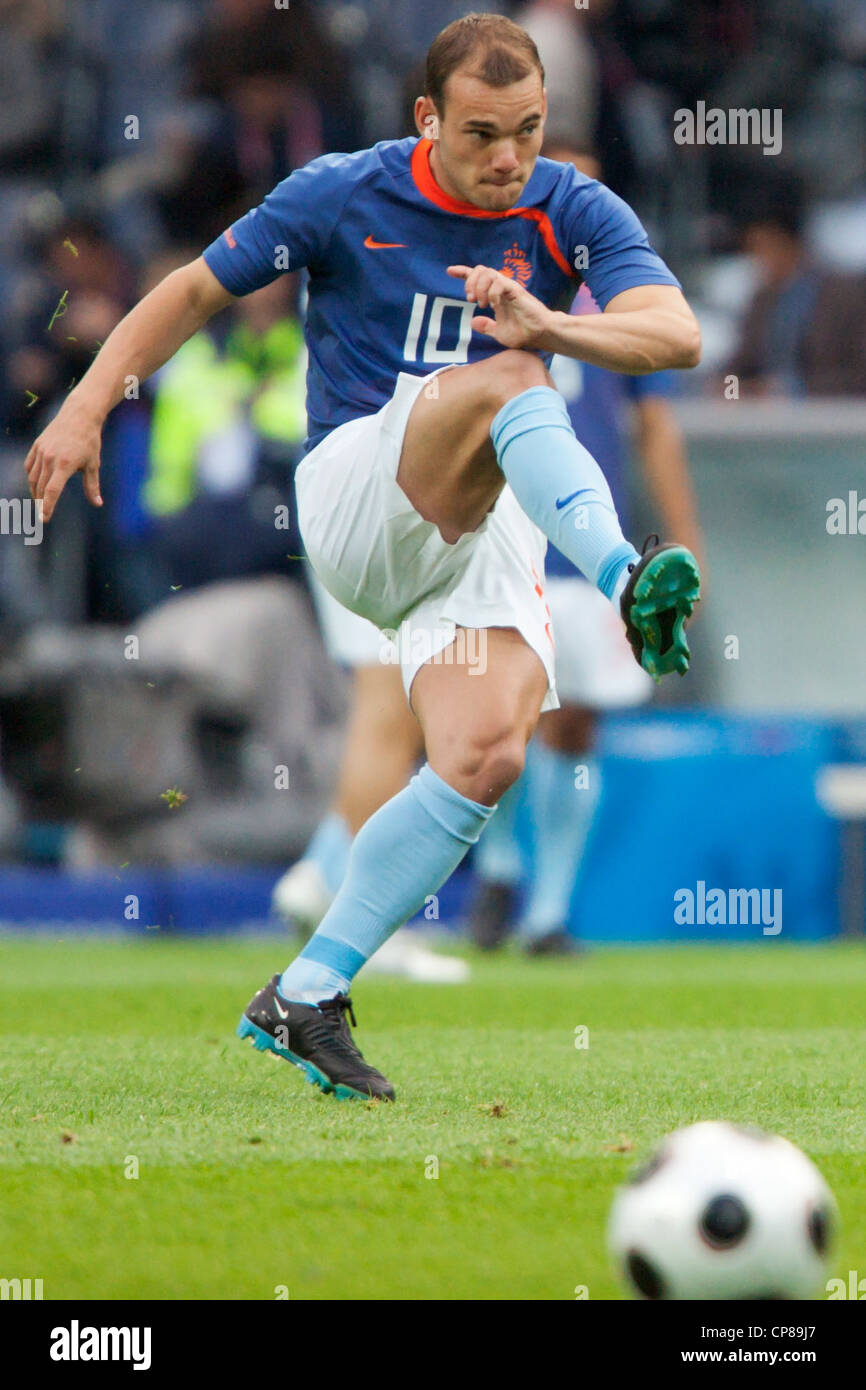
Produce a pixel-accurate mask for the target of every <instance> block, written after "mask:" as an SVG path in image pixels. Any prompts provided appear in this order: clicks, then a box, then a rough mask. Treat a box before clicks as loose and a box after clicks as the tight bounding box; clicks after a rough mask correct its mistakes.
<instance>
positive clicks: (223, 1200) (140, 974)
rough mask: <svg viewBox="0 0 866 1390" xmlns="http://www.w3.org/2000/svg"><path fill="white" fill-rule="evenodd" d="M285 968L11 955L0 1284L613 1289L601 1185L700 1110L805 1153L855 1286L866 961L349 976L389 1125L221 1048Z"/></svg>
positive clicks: (850, 948) (763, 952)
mask: <svg viewBox="0 0 866 1390" xmlns="http://www.w3.org/2000/svg"><path fill="white" fill-rule="evenodd" d="M289 954H290V952H289V950H288V948H287V947H285V948H284V947H283V946H282V944H281V943H280V942H279V941H274V940H271V941H264V942H262V941H255V942H250V941H244V942H241V943H237V942H231V941H221V940H216V941H202V942H181V941H172V940H168V939H166V938H162V939H157V938H155V939H152V940H149V939H148V940H144V941H136V942H122V941H110V942H96V941H94V940H92V939H90V940H86V941H71V940H67V941H59V940H51V939H48V938H46V937H41V938H39V939H31V940H23V939H21V938H20V937H7V938H5V939H3V940H2V941H0V1035H2V1036H0V1047H2V1055H0V1169H2V1171H0V1193H2V1196H0V1265H2V1267H0V1276H3V1277H6V1278H13V1277H19V1278H26V1277H30V1278H41V1279H42V1280H43V1288H44V1297H45V1298H46V1299H51V1298H85V1299H87V1298H111V1299H137V1298H165V1299H193V1298H218V1299H273V1298H275V1297H277V1296H278V1295H280V1294H282V1296H285V1295H286V1293H287V1295H288V1297H289V1298H292V1299H351V1300H355V1299H363V1298H371V1299H384V1298H408V1299H427V1298H455V1299H538V1298H544V1299H573V1298H574V1297H575V1290H576V1289H577V1288H578V1287H580V1286H583V1287H585V1288H586V1289H587V1290H588V1296H589V1298H590V1299H607V1298H616V1297H619V1296H620V1291H619V1289H618V1287H617V1284H616V1281H615V1279H614V1278H613V1276H612V1274H611V1271H610V1269H609V1267H608V1261H607V1257H606V1253H605V1247H604V1228H605V1221H606V1216H607V1210H608V1207H609V1204H610V1200H611V1197H612V1194H613V1191H614V1189H615V1187H616V1185H617V1184H618V1183H619V1182H620V1180H621V1179H622V1178H623V1176H624V1174H625V1173H626V1172H627V1170H628V1168H629V1167H630V1165H631V1164H632V1163H633V1162H634V1161H635V1159H636V1158H637V1157H639V1156H640V1154H641V1152H642V1151H643V1150H644V1149H645V1148H646V1147H647V1146H648V1145H650V1144H651V1143H652V1142H653V1141H654V1140H655V1139H656V1138H657V1137H659V1136H660V1135H662V1134H663V1133H665V1131H667V1130H670V1129H673V1128H676V1127H677V1126H680V1125H684V1124H688V1123H691V1122H692V1121H695V1120H698V1119H709V1118H715V1117H725V1118H730V1119H734V1120H739V1121H748V1122H751V1123H755V1124H758V1125H761V1126H763V1127H765V1128H767V1129H770V1130H774V1131H778V1132H781V1133H783V1134H785V1135H787V1136H788V1137H789V1138H790V1139H792V1140H794V1141H795V1142H796V1143H798V1144H800V1145H801V1146H802V1147H803V1148H805V1150H806V1151H807V1152H808V1153H809V1154H810V1155H811V1156H812V1157H813V1158H814V1159H815V1160H816V1161H817V1162H818V1164H819V1165H820V1167H821V1168H822V1170H823V1172H824V1173H825V1175H826V1177H827V1179H828V1180H829V1182H830V1184H831V1186H832V1187H833V1189H834V1191H835V1193H836V1196H837V1199H838V1201H839V1204H840V1207H841V1212H842V1233H841V1239H840V1242H839V1244H838V1247H837V1252H836V1258H835V1261H834V1264H835V1269H834V1270H833V1271H831V1272H833V1273H838V1274H842V1275H843V1277H845V1278H847V1271H848V1270H849V1269H855V1270H859V1271H860V1273H861V1275H863V1274H866V1069H864V1066H863V1057H864V1049H866V949H863V948H858V947H857V946H856V945H850V944H840V945H834V946H826V947H823V946H822V947H804V948H800V949H797V948H793V947H788V946H785V945H783V944H780V943H778V942H775V941H773V942H761V943H758V944H756V945H755V946H754V947H739V948H737V947H730V948H717V947H706V948H701V947H688V948H680V949H675V948H664V949H637V948H633V949H622V950H603V951H602V950H600V951H598V952H595V953H592V954H590V955H588V956H587V957H586V958H585V959H582V960H579V961H575V962H567V963H565V964H563V963H561V962H555V963H554V962H543V961H533V962H525V961H523V960H522V959H520V958H519V957H518V956H516V955H506V956H503V957H500V958H498V959H493V960H490V959H480V958H478V957H473V958H472V964H473V978H472V981H471V982H470V983H469V984H468V985H466V986H432V985H413V984H408V983H405V982H402V981H399V980H391V979H379V978H375V977H374V978H371V979H370V980H369V981H364V980H363V978H362V979H361V980H359V981H358V983H357V985H356V988H355V990H354V998H355V1005H356V1011H357V1013H358V1016H359V1021H360V1025H361V1026H360V1029H359V1032H358V1034H357V1037H358V1041H359V1044H360V1046H361V1048H362V1050H363V1051H364V1052H365V1053H366V1055H367V1056H368V1057H369V1058H370V1059H371V1061H373V1062H374V1063H375V1064H376V1065H377V1066H379V1067H381V1068H382V1069H383V1070H384V1071H385V1073H386V1075H387V1076H389V1078H390V1079H391V1080H392V1081H393V1083H394V1085H395V1087H396V1090H397V1103H396V1104H395V1105H393V1106H388V1105H375V1104H365V1103H359V1102H337V1101H335V1100H334V1099H333V1098H331V1097H328V1096H323V1095H321V1094H320V1093H319V1092H318V1091H316V1090H314V1089H313V1088H312V1087H310V1086H308V1085H307V1084H306V1083H305V1082H304V1080H303V1077H302V1076H301V1074H300V1072H298V1071H296V1070H295V1069H294V1068H293V1067H291V1066H289V1065H287V1064H286V1063H285V1062H282V1061H279V1060H277V1059H272V1058H270V1057H266V1056H262V1055H260V1054H258V1053H256V1052H254V1051H253V1049H252V1048H251V1047H250V1045H249V1044H248V1043H241V1042H240V1041H239V1040H238V1039H237V1038H236V1037H235V1035H234V1029H235V1025H236V1023H237V1020H238V1017H239V1016H240V1013H241V1010H242V1008H243V1007H244V1005H245V1004H246V1003H247V1001H248V999H249V998H250V997H251V996H252V994H253V993H254V991H255V990H256V989H258V988H259V987H260V986H261V985H262V984H263V983H264V981H265V980H266V979H267V978H268V977H269V976H270V975H271V974H272V973H273V971H274V970H276V969H278V968H279V967H280V966H281V965H282V964H283V963H284V961H285V959H288V956H289ZM576 1029H586V1030H588V1032H587V1034H586V1035H583V1034H581V1033H576V1032H575V1030H576ZM575 1041H578V1042H584V1041H585V1042H587V1043H588V1046H585V1047H583V1046H581V1047H576V1046H575ZM437 1165H438V1177H432V1176H427V1175H428V1174H431V1173H433V1172H434V1171H436V1168H437ZM136 1168H137V1172H138V1176H137V1177H133V1176H127V1174H131V1173H133V1172H134V1171H135V1170H136Z"/></svg>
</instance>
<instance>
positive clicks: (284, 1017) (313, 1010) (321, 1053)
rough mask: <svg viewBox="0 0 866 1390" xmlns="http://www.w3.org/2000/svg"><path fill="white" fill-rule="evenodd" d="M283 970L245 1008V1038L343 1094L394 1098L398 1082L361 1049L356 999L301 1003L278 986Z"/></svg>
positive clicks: (241, 1031) (346, 1096) (328, 1089)
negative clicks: (356, 1036) (354, 1009)
mask: <svg viewBox="0 0 866 1390" xmlns="http://www.w3.org/2000/svg"><path fill="white" fill-rule="evenodd" d="M279 979H280V977H279V975H274V977H273V979H272V980H271V981H270V982H269V983H268V984H266V985H265V987H264V989H260V990H259V992H258V994H257V995H256V996H255V998H253V999H252V1000H251V1001H250V1003H249V1004H248V1005H247V1007H246V1009H245V1010H244V1012H243V1014H242V1016H241V1021H240V1023H239V1024H238V1027H237V1033H238V1037H239V1038H251V1039H252V1043H253V1046H254V1047H255V1048H257V1049H258V1051H259V1052H266V1051H267V1052H273V1054H274V1055H275V1056H276V1057H282V1058H284V1059H285V1061H287V1062H291V1063H292V1065H293V1066H296V1067H299V1068H300V1070H301V1071H302V1072H303V1073H304V1075H305V1076H306V1078H307V1080H308V1081H309V1082H310V1084H311V1085H313V1086H318V1087H319V1088H320V1089H321V1090H322V1091H325V1092H326V1093H327V1094H329V1095H334V1096H336V1097H337V1099H338V1100H350V1099H352V1100H393V1099H394V1088H393V1086H392V1085H391V1084H390V1082H388V1081H386V1080H385V1078H384V1076H383V1075H382V1073H381V1072H378V1071H376V1069H375V1067H371V1066H370V1065H369V1064H368V1063H367V1062H365V1061H364V1058H363V1057H362V1056H361V1053H360V1052H359V1051H358V1049H357V1047H356V1046H355V1044H354V1042H353V1040H352V1034H351V1033H350V1032H349V1025H348V1023H347V1022H346V1014H347V1013H348V1015H349V1018H350V1019H351V1020H352V1024H353V1026H356V1025H355V1015H354V1013H353V1012H352V1001H351V999H350V998H349V996H348V995H347V994H337V995H335V996H334V998H333V999H325V1000H323V1001H322V1003H321V1004H298V1003H293V1002H292V1001H291V1000H289V999H283V998H282V996H281V995H280V994H279V993H278V992H277V984H278V982H279Z"/></svg>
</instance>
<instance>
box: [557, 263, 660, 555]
mask: <svg viewBox="0 0 866 1390" xmlns="http://www.w3.org/2000/svg"><path fill="white" fill-rule="evenodd" d="M572 313H574V314H591V313H598V307H597V306H596V305H595V304H594V303H593V302H592V296H591V295H590V294H589V292H588V290H587V289H586V288H585V287H584V288H583V289H581V291H580V293H579V294H578V296H577V298H576V299H575V301H574V304H573V306H572ZM551 375H552V376H553V380H554V383H555V385H556V388H557V390H558V391H559V392H560V394H561V395H562V397H563V399H564V400H565V404H566V406H567V408H568V414H569V416H570V418H571V423H572V425H573V426H574V432H575V434H576V435H577V437H578V439H579V440H580V442H581V444H583V446H584V447H585V448H586V449H588V450H589V452H590V453H591V454H592V456H593V458H594V459H595V461H596V463H597V464H598V466H599V468H600V469H601V471H602V472H603V473H604V476H605V478H606V479H607V481H608V485H609V487H610V490H611V493H612V494H613V500H614V504H615V506H616V510H617V513H618V515H619V519H620V523H621V524H622V528H623V530H624V531H625V532H626V533H628V490H627V487H626V467H627V460H628V454H629V442H628V438H627V435H628V427H629V423H630V422H629V418H628V417H629V410H630V407H631V406H633V405H635V404H637V403H638V402H639V401H642V400H645V399H646V398H647V397H648V396H663V397H668V396H670V395H672V393H673V389H674V387H673V381H674V374H673V372H648V373H647V374H646V375H644V376H626V375H625V374H623V373H620V372H611V371H608V369H607V368H606V367H596V366H593V364H592V363H590V362H581V361H579V360H578V359H577V358H574V357H560V356H556V357H554V359H553V362H552V363H551ZM544 568H545V572H546V573H547V574H548V575H556V576H562V577H568V578H571V577H573V576H574V575H576V574H579V573H580V571H579V570H578V569H576V568H575V566H574V565H573V564H572V562H571V561H570V560H569V559H567V558H566V556H565V555H563V554H562V552H561V551H559V550H557V548H556V546H554V545H550V544H549V545H548V547H547V557H546V559H545V562H544Z"/></svg>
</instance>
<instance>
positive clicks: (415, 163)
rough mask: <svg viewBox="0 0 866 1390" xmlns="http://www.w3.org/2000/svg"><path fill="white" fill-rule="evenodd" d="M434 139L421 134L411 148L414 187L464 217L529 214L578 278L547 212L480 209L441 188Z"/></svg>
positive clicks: (565, 266)
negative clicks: (433, 155)
mask: <svg viewBox="0 0 866 1390" xmlns="http://www.w3.org/2000/svg"><path fill="white" fill-rule="evenodd" d="M432 148H433V142H432V141H431V140H428V139H427V138H426V136H423V135H422V136H421V138H420V139H419V140H418V143H417V144H416V146H415V148H414V150H413V151H412V158H411V161H410V168H411V171H412V178H413V179H414V181H415V187H416V188H417V189H418V192H419V193H421V194H423V196H424V197H425V198H428V199H429V200H430V202H431V203H435V204H436V206H437V207H438V208H442V209H443V211H444V212H456V213H460V214H461V216H463V217H526V218H528V219H529V221H531V222H535V223H536V224H537V225H538V230H539V231H540V233H541V236H542V238H543V240H544V244H545V246H546V247H547V249H548V251H549V252H550V254H551V256H552V257H553V259H554V260H555V261H556V264H557V265H558V266H559V268H560V270H561V271H563V272H564V274H566V275H569V276H571V278H572V279H577V276H576V275H575V272H574V270H573V269H572V267H571V266H570V265H569V263H568V261H567V260H566V259H565V256H563V254H562V252H561V251H560V249H559V247H558V246H557V244H556V237H555V236H554V234H553V226H552V224H551V221H550V218H549V217H548V216H547V213H545V212H542V211H541V210H540V208H505V209H504V211H502V212H489V211H488V210H487V209H486V208H477V207H476V206H475V204H474V203H461V202H460V201H459V199H457V198H452V197H451V195H450V194H449V193H446V192H445V190H444V189H443V188H440V187H439V185H438V183H437V182H436V179H435V177H434V175H433V170H432V169H431V168H430V151H431V149H432Z"/></svg>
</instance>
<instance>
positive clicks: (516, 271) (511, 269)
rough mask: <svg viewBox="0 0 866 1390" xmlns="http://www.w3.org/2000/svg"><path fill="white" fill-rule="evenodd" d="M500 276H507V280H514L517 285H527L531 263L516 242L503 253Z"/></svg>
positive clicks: (530, 274)
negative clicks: (503, 259)
mask: <svg viewBox="0 0 866 1390" xmlns="http://www.w3.org/2000/svg"><path fill="white" fill-rule="evenodd" d="M502 274H503V275H507V276H508V278H509V280H516V281H517V283H518V284H519V285H527V284H528V283H529V280H530V278H531V276H532V262H531V260H530V259H529V257H528V256H527V254H526V252H525V251H522V250H521V249H520V247H519V246H518V245H517V242H516V241H515V242H513V243H512V245H511V246H510V247H509V248H508V250H507V251H506V253H505V262H504V264H503V266H502Z"/></svg>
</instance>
